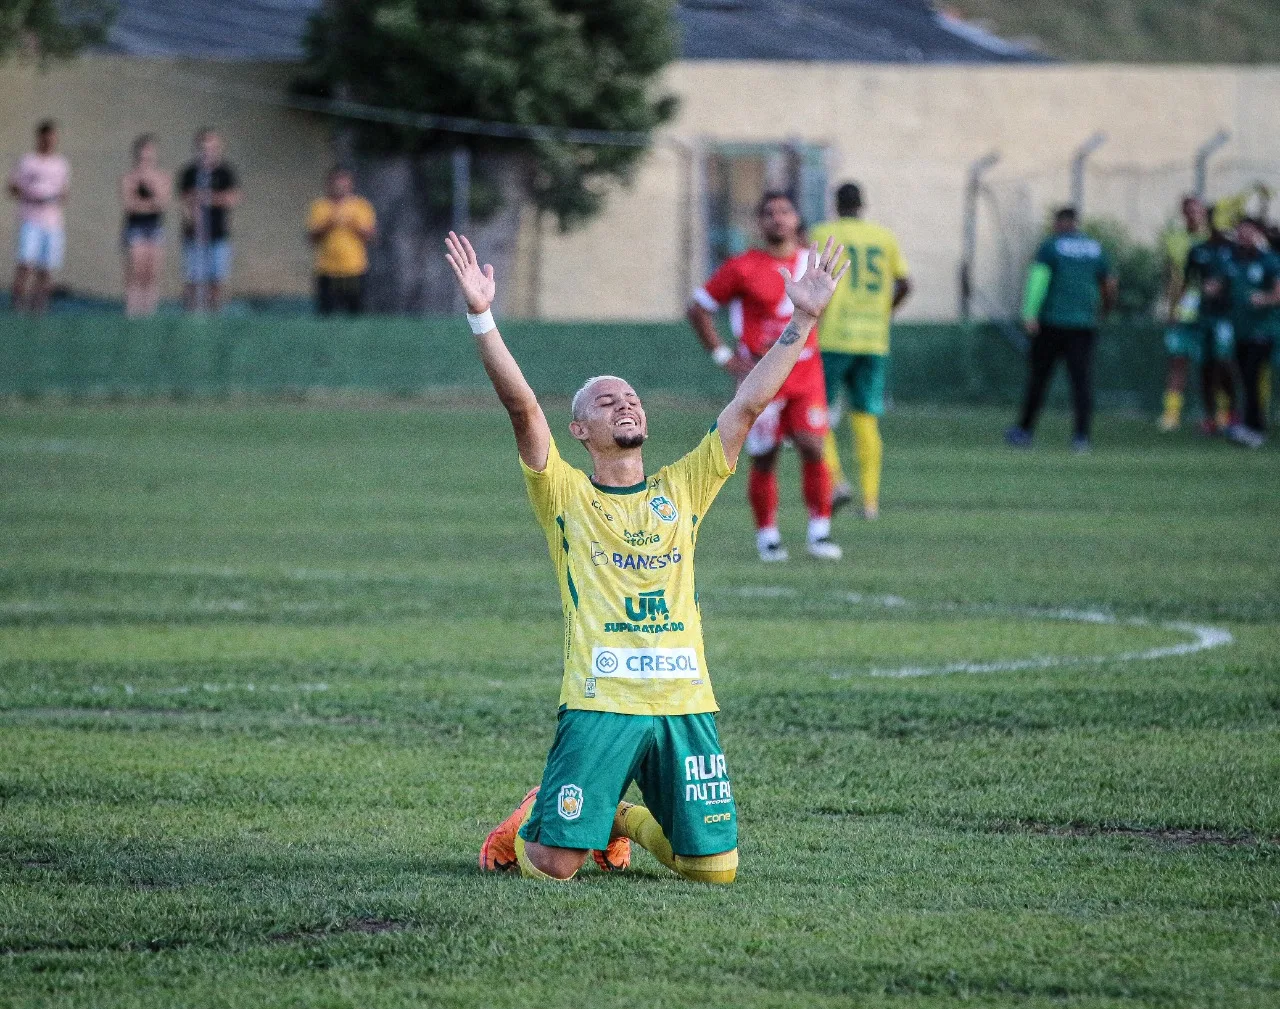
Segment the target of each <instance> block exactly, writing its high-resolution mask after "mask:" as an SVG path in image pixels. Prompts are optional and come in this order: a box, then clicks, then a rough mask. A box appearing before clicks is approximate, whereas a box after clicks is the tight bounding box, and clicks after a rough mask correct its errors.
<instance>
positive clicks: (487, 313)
mask: <svg viewBox="0 0 1280 1009" xmlns="http://www.w3.org/2000/svg"><path fill="white" fill-rule="evenodd" d="M467 325H469V326H470V327H471V332H472V333H474V334H475V335H476V336H479V335H480V334H481V333H487V332H489V330H491V329H497V328H498V327H497V326H496V325H494V322H493V312H492V311H491V310H490V309H487V308H486V309H485V310H484V311H483V312H481V313H480V314H479V315H472V314H471V313H470V312H468V313H467Z"/></svg>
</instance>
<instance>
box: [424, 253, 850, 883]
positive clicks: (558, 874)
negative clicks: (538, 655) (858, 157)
mask: <svg viewBox="0 0 1280 1009" xmlns="http://www.w3.org/2000/svg"><path fill="white" fill-rule="evenodd" d="M445 244H446V246H447V247H448V250H449V251H448V255H447V256H446V258H447V259H448V261H449V265H450V267H452V269H453V272H454V274H455V275H456V276H457V278H458V284H459V286H460V287H461V289H462V293H463V296H464V297H465V299H466V302H467V309H468V322H470V324H471V330H472V332H473V333H475V335H476V344H477V346H478V348H479V350H480V357H481V360H482V361H483V363H484V368H485V371H486V372H487V373H488V375H489V379H490V380H491V381H492V382H493V387H494V389H495V390H496V392H497V393H498V399H499V400H501V402H502V405H503V406H504V407H506V409H507V413H508V414H509V415H510V418H511V425H512V427H513V428H514V429H515V436H516V448H517V449H518V450H519V454H520V465H521V468H522V469H523V471H524V477H525V484H526V486H527V488H528V491H529V499H530V501H531V502H532V504H533V511H534V515H535V516H536V517H537V519H538V522H539V523H540V524H541V525H542V527H543V529H544V531H545V532H546V534H547V544H548V547H549V548H550V552H551V559H552V563H553V564H554V565H555V569H556V575H557V580H558V582H559V585H560V599H561V604H562V606H563V608H564V624H565V628H564V680H563V686H562V687H561V691H560V718H559V724H558V726H557V728H556V736H555V742H554V743H553V744H552V747H551V752H550V754H549V755H548V756H547V766H546V770H545V771H544V772H543V777H542V784H541V786H539V787H538V788H536V789H533V790H532V791H530V792H529V794H528V795H526V796H525V798H524V800H523V801H522V802H521V803H520V805H519V807H518V808H517V809H516V810H515V812H514V813H512V814H511V816H509V817H508V818H507V819H506V820H505V821H503V822H502V823H501V824H499V825H498V827H496V828H495V829H494V830H493V831H492V832H491V833H490V834H489V836H488V837H487V838H486V839H485V842H484V845H483V847H482V848H481V849H480V867H481V868H482V869H485V870H490V871H500V870H514V869H516V868H517V867H518V868H519V871H520V872H521V873H522V874H523V875H525V876H531V877H534V878H536V879H558V880H567V879H570V878H571V877H572V876H573V875H574V873H576V872H577V871H578V869H579V868H581V867H582V864H583V862H584V861H586V857H587V855H588V853H590V852H595V853H596V856H595V857H596V861H597V862H598V863H600V865H601V867H602V868H605V869H616V868H624V867H625V866H626V865H627V864H629V863H630V857H631V847H630V842H631V841H636V842H637V843H638V844H640V845H641V846H642V847H644V848H646V849H647V850H648V851H649V852H651V853H652V854H653V855H654V856H655V857H656V858H657V859H658V860H659V861H660V862H662V863H663V864H664V865H666V866H667V867H668V868H670V869H672V870H673V871H674V872H677V873H679V874H680V875H681V876H683V877H685V878H686V879H692V880H698V881H701V882H707V883H729V882H732V881H733V878H734V875H735V874H736V872H737V868H738V850H737V848H738V821H737V812H736V810H735V808H734V803H733V795H732V792H731V790H730V784H729V775H728V770H727V767H726V765H725V759H724V753H723V752H722V750H721V748H720V741H719V738H718V736H717V734H716V724H715V717H714V714H713V713H714V712H715V711H716V710H717V706H716V701H715V696H714V695H713V694H712V692H711V681H710V679H709V677H708V674H707V667H706V656H705V654H704V652H703V647H702V624H701V617H700V615H699V612H698V603H697V594H696V592H695V590H694V578H693V555H694V549H695V547H696V545H697V534H698V527H699V525H700V523H701V522H702V521H703V518H704V517H705V515H706V511H707V508H709V507H710V505H711V502H712V501H713V500H714V499H715V496H716V494H717V492H718V491H719V490H720V488H721V486H722V485H723V484H724V482H725V481H726V480H727V479H728V478H729V476H730V475H731V474H732V473H733V471H734V467H735V466H736V464H737V461H738V455H739V453H740V452H741V451H742V446H743V443H744V442H745V440H746V437H747V432H748V431H749V430H750V428H751V425H752V424H753V423H754V422H755V420H756V418H757V417H759V416H760V414H761V412H762V411H763V410H764V409H765V407H767V406H768V405H769V403H770V402H772V400H773V398H774V396H775V395H776V394H777V392H778V389H779V388H780V387H781V386H782V383H783V381H784V380H785V379H786V377H787V375H788V374H790V372H791V369H792V367H793V366H794V365H795V363H796V359H797V358H798V357H799V356H800V352H801V351H802V350H803V349H804V346H805V340H806V338H807V337H808V335H809V332H810V330H812V328H813V326H814V324H815V323H816V322H817V319H818V316H819V315H820V314H821V313H822V310H823V308H825V307H826V304H827V302H828V301H829V300H830V299H831V294H832V291H834V290H835V285H836V283H837V282H838V281H839V280H840V278H841V277H842V276H843V274H844V269H845V268H841V269H840V270H839V271H838V272H837V271H836V269H835V265H836V263H837V262H838V261H839V258H840V255H841V254H842V252H843V249H842V248H839V247H837V248H835V249H834V250H833V248H832V246H833V245H834V243H833V242H831V241H828V242H827V248H826V251H825V252H823V254H822V256H821V257H819V256H818V254H817V248H816V247H815V248H814V249H813V250H812V252H811V256H810V262H815V261H816V262H817V267H816V268H811V269H809V270H806V271H805V273H804V275H803V276H802V277H800V278H799V279H793V278H792V276H791V274H790V273H789V272H788V271H787V270H786V269H785V268H782V269H781V270H780V271H779V272H780V273H781V274H782V277H783V280H784V282H785V284H786V293H787V296H788V297H789V298H790V299H791V301H792V303H793V304H794V305H795V314H794V315H793V316H792V318H791V321H790V322H789V323H788V324H787V327H786V329H785V330H784V331H783V332H782V334H781V335H780V336H779V337H778V340H777V342H776V343H775V344H774V345H773V347H772V348H770V350H769V351H768V353H766V354H765V355H764V356H763V357H762V358H761V360H760V362H759V363H758V364H757V365H756V366H755V367H754V368H753V369H752V370H751V373H750V374H749V375H747V377H746V378H744V379H743V381H742V384H741V385H740V386H739V387H738V391H737V393H736V394H735V396H734V397H733V400H732V402H730V403H729V405H728V406H726V407H725V408H724V410H722V411H721V413H720V416H719V418H718V419H717V421H716V423H715V424H714V425H713V426H712V428H711V430H710V431H709V432H708V433H707V435H706V437H704V438H703V439H702V442H701V444H699V445H698V447H697V448H695V449H694V450H693V451H692V452H690V453H689V454H688V455H686V456H685V457H684V458H682V459H680V460H678V461H677V462H675V463H672V464H671V465H670V466H664V467H663V468H662V469H660V470H658V472H657V473H654V474H652V475H650V474H646V473H645V469H644V460H643V458H642V454H641V448H642V446H643V445H644V441H645V438H646V437H647V435H648V422H647V420H646V418H645V412H644V408H643V407H642V406H641V404H640V399H639V397H638V396H637V395H636V393H635V390H634V389H632V388H631V386H630V385H628V384H627V383H626V382H625V381H623V380H622V379H620V378H613V377H610V376H602V377H598V378H593V379H591V380H590V381H588V382H587V383H586V384H585V385H584V386H583V387H582V388H581V389H580V390H578V393H577V395H576V396H574V398H573V420H572V422H571V423H570V425H569V431H570V433H571V434H572V435H573V437H574V438H576V439H577V440H578V441H579V442H581V443H582V446H583V448H585V449H586V451H587V454H588V455H589V456H590V457H591V466H592V472H591V475H590V476H588V475H587V474H586V473H583V472H582V471H581V470H578V469H575V468H574V467H572V466H570V465H569V464H568V463H566V462H565V461H564V460H563V459H562V458H561V457H560V453H559V452H558V451H557V449H556V444H555V441H554V439H553V438H552V437H551V429H550V428H549V427H548V426H547V419H546V417H545V416H544V415H543V412H542V407H541V406H539V404H538V400H537V398H536V397H535V396H534V393H533V390H532V389H531V388H530V387H529V384H528V382H526V381H525V378H524V375H523V374H521V372H520V367H519V365H517V364H516V362H515V359H514V358H513V357H512V356H511V353H510V351H508V350H507V347H506V345H505V344H504V343H503V341H502V337H501V336H500V335H499V334H498V330H497V328H496V327H495V325H494V322H493V316H492V314H491V313H490V311H489V306H490V304H491V303H492V301H493V297H494V293H495V290H496V285H495V282H494V276H493V267H491V266H489V265H488V264H486V265H485V266H484V268H483V269H481V267H480V264H479V261H478V260H477V258H476V254H475V251H474V250H473V249H472V247H471V243H470V242H468V241H467V239H466V238H465V237H459V236H457V235H454V234H453V233H452V232H450V234H449V238H448V239H447V241H446V243H445ZM846 268H847V267H846ZM586 280H589V278H584V281H586ZM632 781H635V782H637V783H638V784H639V786H640V791H641V793H642V794H643V796H644V799H645V803H646V804H647V805H645V806H637V805H632V804H630V803H626V802H622V801H621V799H622V796H623V794H624V793H625V792H626V790H627V788H628V787H629V786H630V784H631V782H632Z"/></svg>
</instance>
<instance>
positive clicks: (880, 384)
mask: <svg viewBox="0 0 1280 1009" xmlns="http://www.w3.org/2000/svg"><path fill="white" fill-rule="evenodd" d="M822 374H823V378H824V379H825V381H826V386H827V408H828V410H829V411H830V413H831V417H832V419H831V429H830V431H828V433H827V439H826V443H825V446H824V452H823V458H824V459H825V460H826V463H827V468H828V469H829V470H830V471H831V478H832V480H833V481H834V482H835V484H836V497H837V498H838V499H839V498H841V497H843V500H848V495H849V490H848V483H847V481H846V480H845V476H844V468H843V467H842V466H841V465H840V453H839V450H838V449H837V447H836V439H835V434H834V432H835V427H836V409H837V404H839V402H840V400H841V398H842V395H843V399H844V402H845V403H846V405H847V406H848V409H849V425H850V427H852V428H853V445H854V452H855V453H856V455H857V457H858V471H859V473H858V475H859V477H860V480H861V484H862V507H863V514H864V515H866V517H867V518H875V517H876V516H878V515H879V514H880V473H881V469H882V467H883V464H884V443H883V441H882V440H881V438H880V417H881V416H882V415H883V414H884V395H885V388H886V386H887V385H888V378H889V358H888V356H887V355H884V354H843V353H840V352H839V351H831V350H824V351H823V352H822ZM842 489H843V495H842V494H841V490H842ZM833 503H834V502H833Z"/></svg>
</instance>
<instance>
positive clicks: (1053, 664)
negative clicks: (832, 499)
mask: <svg viewBox="0 0 1280 1009" xmlns="http://www.w3.org/2000/svg"><path fill="white" fill-rule="evenodd" d="M735 594H736V595H739V596H743V597H745V598H751V599H786V598H793V597H797V596H799V594H800V593H799V592H797V591H796V590H795V589H793V588H790V587H786V586H750V587H746V588H742V589H739V590H737V592H736V593H735ZM838 597H839V598H840V599H842V600H843V601H845V602H847V603H850V604H853V605H869V606H878V607H881V608H883V609H902V608H915V609H923V610H928V609H935V610H944V611H949V612H956V611H966V612H972V613H979V614H988V615H1005V616H1010V617H1019V618H1021V619H1025V620H1063V621H1067V622H1069V623H1081V624H1114V625H1117V626H1127V627H1153V626H1154V627H1159V628H1161V629H1163V630H1167V631H1172V632H1176V633H1178V634H1183V635H1187V636H1188V638H1189V640H1186V641H1180V642H1178V643H1177V644H1172V645H1162V646H1160V647H1157V648H1143V649H1140V650H1137V651H1127V652H1116V653H1113V654H1110V655H1037V656H1033V657H1030V658H1025V659H1000V660H996V661H992V662H949V663H946V664H944V665H940V666H899V667H896V668H890V669H881V668H872V669H868V670H866V671H865V672H862V673H851V672H834V673H831V674H830V675H831V678H832V679H833V680H845V679H850V678H852V677H854V676H880V677H889V678H894V679H907V678H910V677H916V676H946V675H948V674H951V673H1016V672H1020V671H1021V670H1024V669H1056V668H1060V667H1063V666H1094V665H1102V664H1104V663H1108V662H1153V661H1156V660H1159V659H1170V658H1178V657H1180V656H1184V655H1195V654H1196V653H1197V652H1207V651H1209V650H1210V649H1213V648H1221V647H1223V646H1225V645H1229V644H1231V643H1232V642H1234V641H1235V638H1234V637H1233V636H1232V634H1231V632H1230V631H1228V630H1226V629H1225V628H1222V627H1210V626H1208V625H1204V624H1193V623H1187V622H1185V621H1164V622H1154V621H1150V620H1144V619H1142V618H1141V617H1132V618H1128V619H1121V618H1119V617H1116V616H1115V615H1113V614H1110V613H1107V612H1105V611H1102V610H1092V609H1083V610H1081V609H1056V610H1054V609H1037V608H1034V607H1018V606H984V605H974V606H960V605H957V604H941V605H935V606H930V605H928V604H917V603H912V602H911V601H909V600H907V599H903V598H902V597H901V596H864V595H861V594H860V593H856V592H844V593H838Z"/></svg>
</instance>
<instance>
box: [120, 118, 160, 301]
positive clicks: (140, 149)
mask: <svg viewBox="0 0 1280 1009" xmlns="http://www.w3.org/2000/svg"><path fill="white" fill-rule="evenodd" d="M172 195H173V179H171V178H170V177H169V173H168V172H166V171H164V170H163V169H161V168H160V166H159V164H158V162H157V160H156V141H155V137H153V136H152V135H151V134H150V133H144V134H143V135H142V136H140V137H139V138H138V139H137V140H135V141H134V142H133V167H132V168H131V169H129V171H127V172H125V173H124V175H122V176H121V177H120V202H121V203H122V204H123V205H124V231H123V234H122V235H121V239H120V241H121V245H122V246H123V250H124V313H125V315H128V316H130V317H132V318H136V317H137V316H140V315H154V314H155V310H156V305H157V304H158V303H159V301H160V268H161V267H162V266H163V264H164V212H165V208H166V207H168V206H169V200H170V198H171V197H172Z"/></svg>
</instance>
